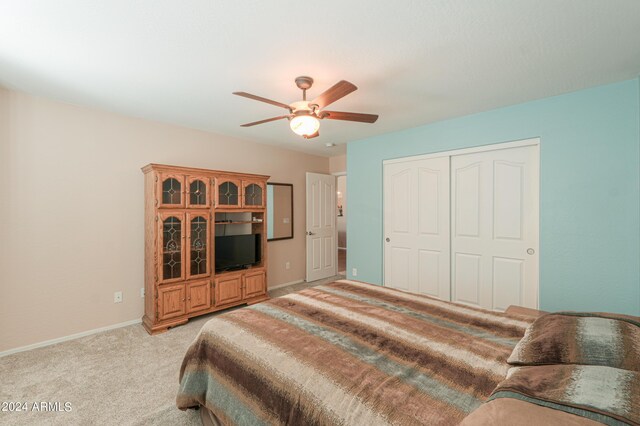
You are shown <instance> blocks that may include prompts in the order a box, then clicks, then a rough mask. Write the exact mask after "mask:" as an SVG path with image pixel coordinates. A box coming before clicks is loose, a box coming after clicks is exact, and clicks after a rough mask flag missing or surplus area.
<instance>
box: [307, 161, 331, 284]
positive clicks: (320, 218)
mask: <svg viewBox="0 0 640 426" xmlns="http://www.w3.org/2000/svg"><path fill="white" fill-rule="evenodd" d="M335 199H336V178H335V176H332V175H323V174H319V173H307V276H306V280H307V281H315V280H319V279H322V278H327V277H331V276H334V275H336V271H337V257H338V248H337V245H336V242H337V230H336V206H335Z"/></svg>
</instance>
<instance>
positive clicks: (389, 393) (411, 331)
mask: <svg viewBox="0 0 640 426" xmlns="http://www.w3.org/2000/svg"><path fill="white" fill-rule="evenodd" d="M531 322H532V320H531V319H529V318H527V317H520V316H517V315H508V314H504V313H496V312H491V311H486V310H482V309H476V308H471V307H466V306H462V305H459V304H454V303H450V302H443V301H440V300H437V299H433V298H429V297H426V296H419V295H416V294H412V293H405V292H401V291H398V290H393V289H389V288H385V287H379V286H374V285H370V284H364V283H360V282H355V281H346V280H342V281H336V282H334V283H331V284H328V285H324V286H318V287H313V288H310V289H306V290H303V291H300V292H297V293H292V294H288V295H286V296H283V297H279V298H276V299H271V300H269V301H267V302H263V303H260V304H257V305H253V306H250V307H246V308H242V309H238V310H235V311H232V312H228V313H225V314H222V315H219V316H217V317H215V318H213V319H212V320H210V321H209V322H207V323H206V325H205V326H204V327H203V328H202V330H201V331H200V334H199V335H198V337H197V338H196V340H195V341H194V342H193V344H192V345H191V347H190V348H189V350H188V351H187V354H186V356H185V359H184V362H183V364H182V369H181V372H180V391H179V393H178V397H177V405H178V407H179V408H181V409H186V408H189V407H196V406H198V405H204V406H206V407H207V408H209V409H210V410H211V411H212V412H213V413H214V414H216V416H217V417H218V418H219V419H220V420H221V421H222V422H223V423H224V424H225V425H261V424H289V425H337V424H343V425H384V424H399V425H412V424H457V423H459V422H460V421H461V420H462V419H463V418H464V417H465V416H466V415H467V414H468V413H470V412H471V411H472V410H474V409H475V408H477V407H478V406H479V405H480V404H481V403H482V402H483V401H485V400H486V399H487V397H488V396H489V395H490V394H491V392H492V391H493V389H494V388H495V387H496V385H497V384H498V383H499V382H500V381H501V380H503V379H504V377H505V376H506V373H507V370H508V365H507V363H506V360H507V358H508V357H509V354H510V353H511V351H512V349H513V347H514V346H515V345H516V343H517V342H518V340H520V338H521V337H522V336H523V334H524V331H525V329H526V327H527V326H528V325H529V324H530V323H531Z"/></svg>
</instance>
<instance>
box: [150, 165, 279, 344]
mask: <svg viewBox="0 0 640 426" xmlns="http://www.w3.org/2000/svg"><path fill="white" fill-rule="evenodd" d="M142 171H143V173H144V178H145V186H144V187H145V256H144V261H145V268H144V275H145V301H144V307H145V314H144V317H143V318H142V325H143V326H144V328H145V329H146V330H147V331H148V332H149V334H157V333H162V332H164V331H167V330H168V329H169V328H171V327H175V326H178V325H182V324H185V323H186V322H187V321H188V320H189V318H192V317H195V316H200V315H206V314H209V313H212V312H215V311H219V310H222V309H227V308H230V307H232V306H238V305H243V304H254V303H259V302H262V301H264V300H267V299H268V298H269V296H268V295H267V229H266V224H267V213H266V205H267V202H266V197H267V192H266V184H267V179H268V178H269V177H268V176H262V175H252V174H246V173H232V172H221V171H216V170H206V169H195V168H189V167H176V166H166V165H160V164H149V165H147V166H145V167H143V168H142ZM234 235H238V236H243V235H254V236H255V237H243V238H251V241H252V243H251V244H252V247H253V245H254V244H253V241H255V246H256V247H255V256H254V258H255V262H254V263H253V264H251V265H246V266H247V269H241V270H236V271H224V270H222V268H219V270H218V271H217V270H216V256H215V247H216V236H225V237H228V236H234ZM220 239H221V240H222V238H220ZM252 250H253V248H252ZM221 253H222V251H221ZM223 260H225V259H224V258H223Z"/></svg>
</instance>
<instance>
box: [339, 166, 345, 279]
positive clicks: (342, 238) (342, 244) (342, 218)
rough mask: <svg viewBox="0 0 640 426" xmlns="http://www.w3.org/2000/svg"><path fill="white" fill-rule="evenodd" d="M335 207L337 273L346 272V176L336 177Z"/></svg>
mask: <svg viewBox="0 0 640 426" xmlns="http://www.w3.org/2000/svg"><path fill="white" fill-rule="evenodd" d="M336 207H337V212H336V214H337V216H338V218H337V219H338V220H337V227H338V273H339V274H343V275H345V274H346V271H347V176H344V175H343V176H338V178H337V181H336Z"/></svg>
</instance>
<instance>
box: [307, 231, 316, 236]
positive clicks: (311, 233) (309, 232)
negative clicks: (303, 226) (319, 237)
mask: <svg viewBox="0 0 640 426" xmlns="http://www.w3.org/2000/svg"><path fill="white" fill-rule="evenodd" d="M307 235H316V234H314V233H313V232H311V231H307Z"/></svg>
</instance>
